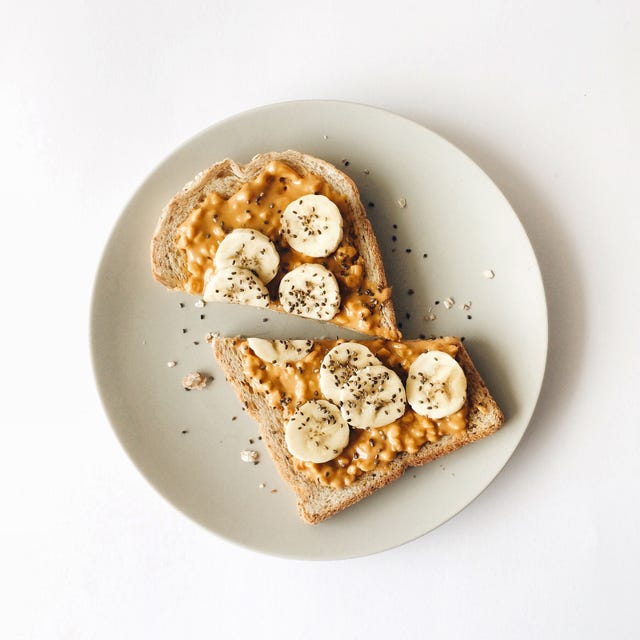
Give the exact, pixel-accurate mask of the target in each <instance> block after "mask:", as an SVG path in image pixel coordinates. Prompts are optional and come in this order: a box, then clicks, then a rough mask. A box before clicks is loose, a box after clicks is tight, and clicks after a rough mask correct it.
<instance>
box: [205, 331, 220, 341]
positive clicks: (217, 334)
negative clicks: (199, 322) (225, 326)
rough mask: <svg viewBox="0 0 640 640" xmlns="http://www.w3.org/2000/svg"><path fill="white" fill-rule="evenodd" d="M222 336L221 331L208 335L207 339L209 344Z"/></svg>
mask: <svg viewBox="0 0 640 640" xmlns="http://www.w3.org/2000/svg"><path fill="white" fill-rule="evenodd" d="M219 336H220V332H219V331H215V332H211V331H210V332H209V333H207V335H206V337H205V339H206V341H207V342H211V341H212V340H213V339H214V338H217V337H219Z"/></svg>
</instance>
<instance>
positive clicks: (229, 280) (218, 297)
mask: <svg viewBox="0 0 640 640" xmlns="http://www.w3.org/2000/svg"><path fill="white" fill-rule="evenodd" d="M202 297H203V298H204V300H206V301H207V302H211V301H213V300H215V301H218V302H232V303H235V304H249V305H252V306H254V307H267V306H269V292H268V291H267V287H265V285H264V283H263V282H262V280H260V278H258V276H257V275H256V274H255V273H253V271H249V269H242V268H240V267H227V268H226V269H220V270H219V271H216V272H215V273H214V274H213V275H212V276H211V277H210V278H209V279H208V281H207V284H206V285H205V288H204V294H203V296H202Z"/></svg>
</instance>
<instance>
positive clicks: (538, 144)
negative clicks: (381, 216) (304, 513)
mask: <svg viewBox="0 0 640 640" xmlns="http://www.w3.org/2000/svg"><path fill="white" fill-rule="evenodd" d="M475 5H476V3H470V2H468V3H456V5H455V6H454V5H453V4H452V5H451V7H446V6H445V3H426V4H425V5H424V6H421V7H420V8H418V3H408V2H396V3H394V4H393V6H386V5H384V8H382V7H381V8H380V9H377V8H372V7H370V6H369V5H368V3H366V4H365V3H362V4H355V3H354V4H348V5H347V6H344V5H343V3H335V5H328V4H327V5H324V6H315V7H311V6H310V7H308V8H304V9H303V8H300V7H299V3H288V2H281V3H278V4H277V6H274V5H270V4H261V5H258V4H257V3H249V2H243V3H239V4H235V5H231V4H230V3H222V2H219V3H204V2H203V3H196V2H191V3H181V4H180V8H179V9H178V8H177V5H176V7H173V6H172V5H171V3H169V2H168V1H165V2H158V3H155V4H149V3H123V2H111V3H103V4H102V5H100V6H98V5H97V4H90V3H80V2H78V3H57V4H56V3H44V2H37V3H33V4H31V5H20V6H19V5H17V4H15V3H14V4H13V5H12V6H11V7H10V8H8V7H6V8H5V11H4V12H3V17H4V19H3V21H2V23H1V24H0V72H1V77H2V83H0V116H1V118H0V123H1V124H0V140H1V149H2V151H1V154H2V155H1V160H0V162H1V163H2V165H1V167H0V169H1V170H2V175H3V181H2V186H1V187H0V190H1V193H2V214H1V215H2V217H3V221H4V222H5V225H4V229H5V233H4V250H3V251H2V252H1V253H0V255H1V256H2V258H0V259H1V260H2V265H1V266H2V273H3V274H5V276H7V275H8V277H6V278H5V279H6V281H7V284H5V294H4V303H3V305H2V308H3V311H4V316H5V323H4V329H3V339H2V345H3V348H2V357H3V367H2V389H3V392H2V399H3V405H2V412H1V413H0V415H1V416H2V418H1V420H2V435H3V442H2V447H1V449H0V486H1V487H2V489H0V492H1V495H0V499H1V501H2V505H3V507H4V508H3V518H2V523H1V524H0V535H1V538H2V540H1V541H2V546H1V547H0V567H1V571H0V588H1V589H2V592H3V593H2V603H3V607H2V609H3V612H2V616H0V630H1V631H2V635H3V637H10V638H34V637H35V638H113V637H153V638H172V637H189V638H196V637H211V636H214V637H225V636H226V637H230V636H232V635H233V636H235V637H250V636H251V637H278V636H281V637H295V638H302V637H305V638H319V637H325V635H326V628H327V627H329V628H332V627H331V624H333V625H334V628H335V629H339V630H340V635H341V636H344V637H349V636H351V637H363V636H368V637H387V636H388V635H389V634H390V633H392V632H393V633H396V634H398V635H408V634H411V633H415V630H416V628H420V629H424V633H425V635H426V634H427V633H428V634H429V635H433V636H438V637H468V636H470V635H473V636H474V637H477V638H489V637H491V638H497V637H501V638H509V637H514V636H518V637H530V638H534V637H541V636H547V637H552V636H554V635H560V634H562V636H563V637H565V638H587V637H593V638H595V637H602V636H603V635H605V634H607V635H609V634H611V635H617V637H620V638H630V637H633V636H634V634H635V633H636V631H635V629H636V628H637V626H638V624H639V623H640V619H639V618H640V614H639V613H638V608H637V604H636V602H635V600H636V594H637V592H638V589H639V588H640V578H639V572H638V569H639V565H640V542H638V539H639V537H638V533H639V530H640V512H639V510H638V508H637V495H638V484H639V481H638V479H637V478H638V462H637V461H638V451H639V449H640V433H639V430H638V422H639V420H638V414H639V410H640V406H639V402H638V392H637V387H638V382H639V379H638V378H639V375H638V373H639V372H638V362H639V356H640V353H639V349H638V340H637V337H636V327H637V324H638V317H640V314H639V311H640V308H639V302H638V301H639V300H640V295H639V294H640V292H639V291H638V275H639V274H638V271H639V269H638V257H637V252H636V250H635V246H636V245H637V241H636V239H635V237H634V236H637V235H638V232H639V231H640V228H639V224H638V215H637V208H638V202H639V201H640V188H639V186H638V185H639V183H638V179H637V167H638V152H637V149H638V144H639V143H640V136H639V133H640V130H639V125H638V118H637V114H638V112H639V111H640V92H639V91H640V90H639V88H638V83H637V78H638V75H639V72H640V63H639V51H638V44H637V43H638V28H639V22H640V10H639V9H638V8H637V4H636V3H633V2H631V1H629V2H618V3H615V5H613V3H612V6H607V5H606V4H605V3H595V2H587V3H578V2H566V3H562V4H560V5H559V3H555V2H554V3H550V2H549V3H527V4H526V5H525V4H524V3H522V4H521V6H518V7H515V6H511V5H509V4H507V3H503V2H486V3H482V9H480V8H474V7H475ZM285 34H286V38H285V37H284V36H285ZM327 97H328V98H339V99H347V100H354V101H359V102H366V103H371V104H374V105H378V106H381V107H385V108H389V109H391V110H393V111H396V112H399V113H401V114H403V115H406V116H408V117H411V118H413V119H415V120H417V121H418V122H421V123H423V124H425V125H427V126H428V127H430V128H432V129H434V130H435V131H437V132H439V133H441V134H442V135H444V136H445V137H446V138H448V139H450V140H451V141H452V142H453V143H454V144H456V145H458V146H459V147H460V148H461V149H462V150H463V151H465V152H466V153H468V154H469V155H470V156H471V157H472V158H473V159H474V160H475V161H476V162H477V163H478V164H479V165H480V166H481V167H482V168H483V169H484V170H485V171H486V172H487V173H488V174H489V175H490V176H491V177H492V178H493V180H494V181H495V182H496V183H497V185H498V186H499V187H500V189H501V190H502V191H503V192H504V193H505V194H506V195H507V197H508V198H509V199H510V201H511V203H512V205H513V206H514V209H515V210H516V211H518V214H519V216H520V218H521V220H522V222H523V224H524V226H525V228H526V229H527V231H528V233H529V235H530V238H531V240H532V243H533V245H534V248H535V250H536V253H537V256H538V259H539V261H540V264H541V268H542V272H543V277H544V279H545V285H546V291H547V298H548V302H549V311H550V353H549V366H548V373H547V377H546V380H545V384H544V386H543V390H542V396H541V402H540V404H539V407H538V410H537V411H536V413H535V415H534V419H533V422H532V424H531V426H530V428H529V430H528V432H527V434H526V435H525V438H524V439H523V441H522V443H521V446H520V447H519V448H518V450H517V451H516V453H515V455H514V456H513V458H512V459H511V461H510V462H509V464H508V465H507V467H506V468H505V470H504V471H503V473H502V474H501V475H500V476H499V477H498V478H497V480H496V481H495V482H494V483H493V484H492V485H491V486H490V487H489V488H488V489H487V491H485V493H484V494H483V495H482V496H481V497H480V498H479V499H478V500H476V501H475V502H474V503H473V504H472V505H471V506H470V507H469V508H468V509H466V510H465V511H464V512H463V513H461V514H460V515H458V516H457V517H456V518H454V519H453V520H451V521H450V522H448V523H447V524H445V525H444V526H442V527H441V528H439V529H437V530H436V531H434V532H432V533H431V534H429V535H428V536H426V537H423V538H421V539H419V540H417V541H415V542H413V543H410V544H408V545H405V546H403V547H400V548H398V549H396V550H393V551H389V552H386V553H383V554H379V555H375V556H371V557H368V558H363V559H359V560H355V561H344V562H334V563H308V562H296V561H283V560H278V559H273V558H268V557H263V556H260V555H258V554H254V553H252V552H247V551H245V550H243V549H239V548H236V547H234V546H232V545H230V544H228V543H226V542H224V541H222V540H218V539H217V538H215V537H213V536H212V535H211V534H210V533H208V532H207V531H205V530H204V529H201V528H199V527H198V526H197V525H194V524H193V523H191V522H190V521H189V520H188V519H186V518H185V517H184V516H182V515H181V514H180V513H178V512H177V511H176V510H174V509H173V508H172V507H171V506H169V505H168V504H167V503H166V502H165V501H164V500H163V499H162V498H160V497H158V495H157V494H156V493H155V491H154V490H153V489H152V488H151V487H150V486H149V485H147V483H146V482H145V481H144V480H143V478H142V477H141V476H140V474H139V473H138V471H137V470H136V469H135V467H134V466H133V465H132V464H131V463H130V461H129V460H128V459H127V457H126V455H125V454H124V453H123V451H122V449H121V447H120V445H119V444H118V442H117V441H116V438H115V437H114V435H113V433H112V431H111V429H110V427H109V425H108V423H107V420H106V418H105V416H104V413H103V411H102V408H101V406H100V404H99V402H98V399H97V393H96V391H95V387H94V383H93V378H92V374H91V370H90V363H89V355H88V340H87V325H88V309H89V294H90V290H91V285H92V282H93V277H94V273H95V269H96V267H97V261H98V258H99V255H100V252H101V250H102V247H103V246H104V243H105V240H106V238H107V236H108V234H109V232H110V230H111V228H112V226H113V224H114V222H115V219H116V217H117V215H118V214H119V212H120V210H121V209H122V207H123V205H124V204H125V202H126V201H127V199H128V198H129V196H130V195H131V193H132V191H133V189H134V188H135V187H136V186H137V185H138V184H139V183H140V181H141V180H142V179H143V178H144V177H145V175H146V174H147V173H148V171H149V170H150V169H151V168H152V167H153V166H154V165H155V164H156V163H157V161H158V159H160V158H162V157H163V156H164V155H165V154H167V153H168V152H169V151H170V150H171V149H173V148H174V147H175V146H176V145H177V144H178V143H179V142H181V141H182V140H183V139H185V138H186V137H188V136H189V135H192V134H194V133H196V132H197V131H199V130H201V129H203V128H204V127H205V126H207V125H209V124H211V123H213V122H215V121H218V120H220V119H222V118H224V117H226V116H229V115H231V114H233V113H236V112H238V111H241V110H244V109H246V108H250V107H253V106H257V105H260V104H265V103H270V102H276V101H282V100H286V99H295V98H327ZM239 135H240V134H239ZM505 313H509V310H508V309H505ZM514 357H517V354H514ZM310 611H312V612H313V613H310ZM316 612H319V613H318V615H316ZM418 612H420V616H419V613H418ZM418 616H419V617H418ZM318 617H320V619H321V620H322V622H317V620H318ZM325 617H326V619H325Z"/></svg>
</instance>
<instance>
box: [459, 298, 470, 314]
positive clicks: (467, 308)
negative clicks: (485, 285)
mask: <svg viewBox="0 0 640 640" xmlns="http://www.w3.org/2000/svg"><path fill="white" fill-rule="evenodd" d="M460 308H461V309H462V310H463V311H469V309H471V300H469V301H468V302H465V303H464V304H461V305H460Z"/></svg>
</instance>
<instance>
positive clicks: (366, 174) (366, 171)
mask: <svg viewBox="0 0 640 640" xmlns="http://www.w3.org/2000/svg"><path fill="white" fill-rule="evenodd" d="M362 173H364V175H365V176H368V175H369V173H371V172H370V171H369V169H365V170H364V171H363V172H362Z"/></svg>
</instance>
